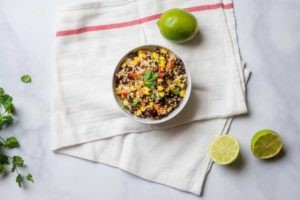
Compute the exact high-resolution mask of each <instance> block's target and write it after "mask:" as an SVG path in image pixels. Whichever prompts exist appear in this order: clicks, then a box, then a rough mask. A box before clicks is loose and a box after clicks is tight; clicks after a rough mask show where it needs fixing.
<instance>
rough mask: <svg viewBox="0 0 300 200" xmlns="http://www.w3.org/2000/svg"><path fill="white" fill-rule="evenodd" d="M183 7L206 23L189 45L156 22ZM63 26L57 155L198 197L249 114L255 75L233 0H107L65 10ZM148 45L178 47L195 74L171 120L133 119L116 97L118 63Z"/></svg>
mask: <svg viewBox="0 0 300 200" xmlns="http://www.w3.org/2000/svg"><path fill="white" fill-rule="evenodd" d="M174 7H178V8H184V9H186V10H187V11H189V12H191V13H192V14H193V15H195V17H196V18H197V20H198V23H199V32H198V34H197V35H196V37H195V38H194V39H193V40H191V41H189V42H187V43H184V44H176V43H173V42H170V41H168V40H166V39H165V38H163V37H162V36H161V34H160V33H159V30H158V28H157V25H156V21H157V19H158V18H159V16H160V15H161V13H162V12H164V11H165V10H167V9H170V8H174ZM57 21H58V24H57V35H56V57H55V59H56V62H55V63H56V66H55V82H54V85H55V87H54V103H53V146H52V149H53V150H55V151H56V152H59V153H63V154H67V155H70V156H75V157H79V158H83V159H87V160H91V161H95V162H100V163H104V164H107V165H110V166H114V167H118V168H120V169H123V170H125V171H128V172H130V173H132V174H134V175H137V176H140V177H142V178H144V179H147V180H151V181H154V182H157V183H161V184H165V185H168V186H170V187H174V188H177V189H180V190H184V191H187V192H191V193H194V194H197V195H199V194H200V193H201V190H202V185H203V182H204V178H205V176H206V175H207V173H208V171H209V168H210V166H211V160H210V158H209V155H208V146H209V143H210V141H211V140H212V139H213V138H214V137H216V136H218V135H220V134H223V133H226V132H227V130H228V128H229V126H230V123H231V119H232V117H233V116H235V115H239V114H243V113H246V112H247V107H246V100H245V99H246V98H245V78H247V77H248V75H249V72H248V71H247V70H245V69H244V67H243V64H242V60H241V58H240V54H239V48H238V43H237V36H236V30H235V17H234V13H233V4H232V1H230V0H228V1H222V0H214V1H213V0H188V1H181V0H170V1H158V0H129V1H128V0H127V1H126V0H124V1H111V2H101V1H100V2H94V3H88V4H82V5H76V6H71V7H67V8H63V9H61V10H60V11H58V16H57ZM145 44H158V45H161V46H165V47H167V48H169V49H171V50H174V51H175V52H176V53H177V54H178V55H179V56H180V57H181V58H182V59H183V60H184V62H185V63H186V65H187V66H188V67H189V69H190V72H191V76H192V83H193V87H192V92H191V96H190V100H189V101H188V103H187V105H186V107H185V108H184V110H183V111H182V112H181V113H180V114H179V115H178V116H176V117H175V118H174V119H172V120H171V121H169V122H166V123H164V124H159V125H145V124H141V123H138V122H135V121H134V120H132V119H130V118H128V117H126V116H125V115H124V114H123V113H121V111H120V108H118V106H117V104H116V103H115V102H114V97H113V94H112V77H113V71H114V68H115V66H116V64H117V63H118V61H119V59H120V58H121V57H122V56H123V55H124V54H125V53H127V52H128V51H129V50H130V49H133V48H135V47H137V46H140V45H145Z"/></svg>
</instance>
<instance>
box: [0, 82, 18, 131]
mask: <svg viewBox="0 0 300 200" xmlns="http://www.w3.org/2000/svg"><path fill="white" fill-rule="evenodd" d="M0 106H1V107H2V108H3V109H4V112H3V113H0V129H2V128H3V127H5V126H9V125H11V124H12V123H13V115H12V114H13V113H14V111H15V108H14V105H13V98H12V97H11V96H9V95H8V94H6V93H5V91H4V90H3V88H1V87H0Z"/></svg>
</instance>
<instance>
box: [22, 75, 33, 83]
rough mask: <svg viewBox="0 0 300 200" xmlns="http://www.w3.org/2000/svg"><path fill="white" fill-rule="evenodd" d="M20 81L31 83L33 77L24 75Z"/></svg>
mask: <svg viewBox="0 0 300 200" xmlns="http://www.w3.org/2000/svg"><path fill="white" fill-rule="evenodd" d="M20 79H21V81H22V82H23V83H30V82H31V77H30V75H28V74H24V75H23V76H21V78H20Z"/></svg>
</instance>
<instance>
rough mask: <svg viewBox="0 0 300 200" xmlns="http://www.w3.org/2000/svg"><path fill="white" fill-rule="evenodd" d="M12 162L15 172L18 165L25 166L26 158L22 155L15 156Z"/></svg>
mask: <svg viewBox="0 0 300 200" xmlns="http://www.w3.org/2000/svg"><path fill="white" fill-rule="evenodd" d="M12 164H13V167H12V169H11V171H12V172H14V171H15V170H16V169H17V167H24V160H23V159H22V157H20V156H13V158H12Z"/></svg>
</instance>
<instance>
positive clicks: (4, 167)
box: [0, 164, 6, 174]
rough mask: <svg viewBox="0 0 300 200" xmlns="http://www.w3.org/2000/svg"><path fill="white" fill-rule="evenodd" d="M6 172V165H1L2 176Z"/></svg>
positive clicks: (0, 172)
mask: <svg viewBox="0 0 300 200" xmlns="http://www.w3.org/2000/svg"><path fill="white" fill-rule="evenodd" d="M5 171H6V165H5V164H0V174H3V173H4V172H5Z"/></svg>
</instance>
